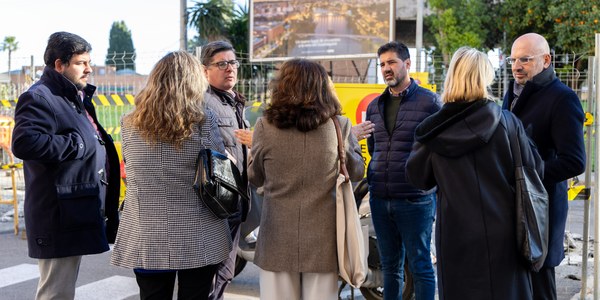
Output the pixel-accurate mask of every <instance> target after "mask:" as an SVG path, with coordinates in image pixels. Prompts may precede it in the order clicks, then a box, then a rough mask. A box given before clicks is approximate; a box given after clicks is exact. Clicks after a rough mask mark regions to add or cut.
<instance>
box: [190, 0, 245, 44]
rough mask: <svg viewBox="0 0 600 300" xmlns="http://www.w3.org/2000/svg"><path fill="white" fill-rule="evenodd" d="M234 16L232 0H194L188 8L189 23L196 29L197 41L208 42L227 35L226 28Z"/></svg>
mask: <svg viewBox="0 0 600 300" xmlns="http://www.w3.org/2000/svg"><path fill="white" fill-rule="evenodd" d="M233 17H234V5H233V1H232V0H207V1H202V2H195V4H194V6H193V7H191V8H189V9H188V20H189V25H190V26H192V27H193V28H195V29H197V30H198V38H197V40H198V41H199V42H204V41H206V42H210V41H215V40H220V39H224V38H226V37H227V28H229V26H230V25H231V22H232V19H233Z"/></svg>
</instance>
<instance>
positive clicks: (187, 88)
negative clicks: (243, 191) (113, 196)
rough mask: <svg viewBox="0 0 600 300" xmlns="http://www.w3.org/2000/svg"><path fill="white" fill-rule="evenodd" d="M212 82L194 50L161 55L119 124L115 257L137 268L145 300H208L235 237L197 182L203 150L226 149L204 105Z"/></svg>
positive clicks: (117, 261)
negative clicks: (122, 188) (120, 195)
mask: <svg viewBox="0 0 600 300" xmlns="http://www.w3.org/2000/svg"><path fill="white" fill-rule="evenodd" d="M207 86H208V84H207V82H206V79H205V77H204V72H203V67H202V65H201V64H200V62H199V61H198V60H197V59H196V58H195V57H194V56H192V55H191V54H188V53H186V52H183V51H177V52H172V53H169V54H167V55H166V56H165V57H163V58H162V59H161V60H160V61H159V62H158V63H157V64H156V65H155V66H154V69H153V70H152V71H151V72H150V76H149V78H148V83H147V85H146V86H145V87H144V89H143V90H142V91H141V92H140V93H139V94H138V95H137V97H136V107H135V109H134V110H133V112H131V113H129V114H128V115H126V116H124V117H123V119H122V121H121V123H122V136H123V157H124V159H125V162H126V164H125V170H126V173H127V194H126V196H125V202H124V209H123V215H122V219H121V224H120V227H119V232H118V234H117V240H116V242H115V247H114V251H113V253H112V257H111V263H112V264H113V265H116V266H120V267H126V268H131V269H133V271H134V273H135V276H136V280H137V283H138V285H139V287H140V298H141V299H172V298H173V296H172V295H173V289H174V284H175V277H176V276H177V282H178V298H179V299H207V297H208V293H209V290H210V287H211V283H212V279H213V277H214V273H215V270H216V264H218V263H220V262H221V261H223V260H225V259H226V258H227V255H228V253H229V251H230V250H231V247H232V245H231V237H230V235H229V227H228V225H227V221H226V220H222V219H219V218H217V217H215V216H214V215H213V214H212V213H211V212H210V211H209V210H208V208H207V207H205V206H204V204H203V203H202V202H201V201H199V199H198V196H197V195H196V194H195V191H194V189H193V188H192V183H193V180H194V174H195V164H196V158H197V156H198V152H199V150H200V149H202V148H211V149H215V150H218V151H221V152H223V151H224V148H223V142H222V140H221V138H220V136H219V135H218V131H217V127H216V122H215V120H214V118H213V117H212V114H211V113H210V111H207V110H205V109H204V107H203V103H202V102H203V98H204V92H205V91H206V88H207Z"/></svg>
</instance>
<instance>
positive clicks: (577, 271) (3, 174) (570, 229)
mask: <svg viewBox="0 0 600 300" xmlns="http://www.w3.org/2000/svg"><path fill="white" fill-rule="evenodd" d="M15 176H16V177H15V178H16V181H17V198H18V200H19V202H20V205H19V222H20V223H19V227H20V229H21V231H22V230H23V228H24V226H25V224H24V222H23V216H22V214H23V207H22V200H23V196H24V191H23V187H24V184H23V173H22V169H21V170H18V172H16V175H15ZM11 186H12V183H11V176H10V172H9V171H7V170H0V196H1V197H2V198H1V199H2V200H10V199H12V197H13V193H12V188H11ZM584 209H585V202H584V201H583V200H575V201H571V202H569V216H568V219H567V226H566V230H567V235H566V238H565V241H566V242H565V245H568V246H569V247H566V248H567V252H566V257H565V260H564V261H563V262H562V263H561V265H560V266H558V267H557V268H556V285H557V293H558V299H559V300H571V299H572V300H577V299H580V294H579V292H580V291H581V287H582V281H581V277H582V267H581V264H582V252H583V228H584ZM12 211H13V207H12V205H7V204H0V232H12V231H13V228H14V225H13V224H14V223H13V213H12ZM592 211H593V206H592V205H590V216H591V217H590V222H589V223H590V224H593V214H592V213H591V212H592ZM590 228H592V226H591V225H590ZM589 234H590V236H593V231H592V230H590V233H589ZM592 244H593V243H592V242H591V241H590V243H589V249H590V251H589V252H590V254H588V257H589V259H588V268H587V269H588V274H587V275H588V282H587V289H586V290H587V292H586V297H585V299H592V296H591V293H592V288H593V278H591V276H592V275H593V273H594V266H593V265H594V262H593V254H592V252H593V249H592V248H593V245H592Z"/></svg>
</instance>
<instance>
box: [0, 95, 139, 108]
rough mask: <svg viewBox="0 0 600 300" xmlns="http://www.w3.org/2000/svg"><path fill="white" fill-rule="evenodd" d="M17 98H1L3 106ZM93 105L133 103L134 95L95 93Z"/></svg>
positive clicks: (0, 102)
mask: <svg viewBox="0 0 600 300" xmlns="http://www.w3.org/2000/svg"><path fill="white" fill-rule="evenodd" d="M17 101H18V99H2V100H0V104H1V105H2V106H3V107H15V106H16V105H17ZM92 103H93V104H94V105H95V106H125V105H135V97H134V96H133V95H132V94H96V95H94V96H93V97H92Z"/></svg>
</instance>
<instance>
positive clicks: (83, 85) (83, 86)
mask: <svg viewBox="0 0 600 300" xmlns="http://www.w3.org/2000/svg"><path fill="white" fill-rule="evenodd" d="M74 84H75V87H76V88H77V90H78V91H83V89H84V88H85V87H86V86H87V83H84V84H81V83H74Z"/></svg>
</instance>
